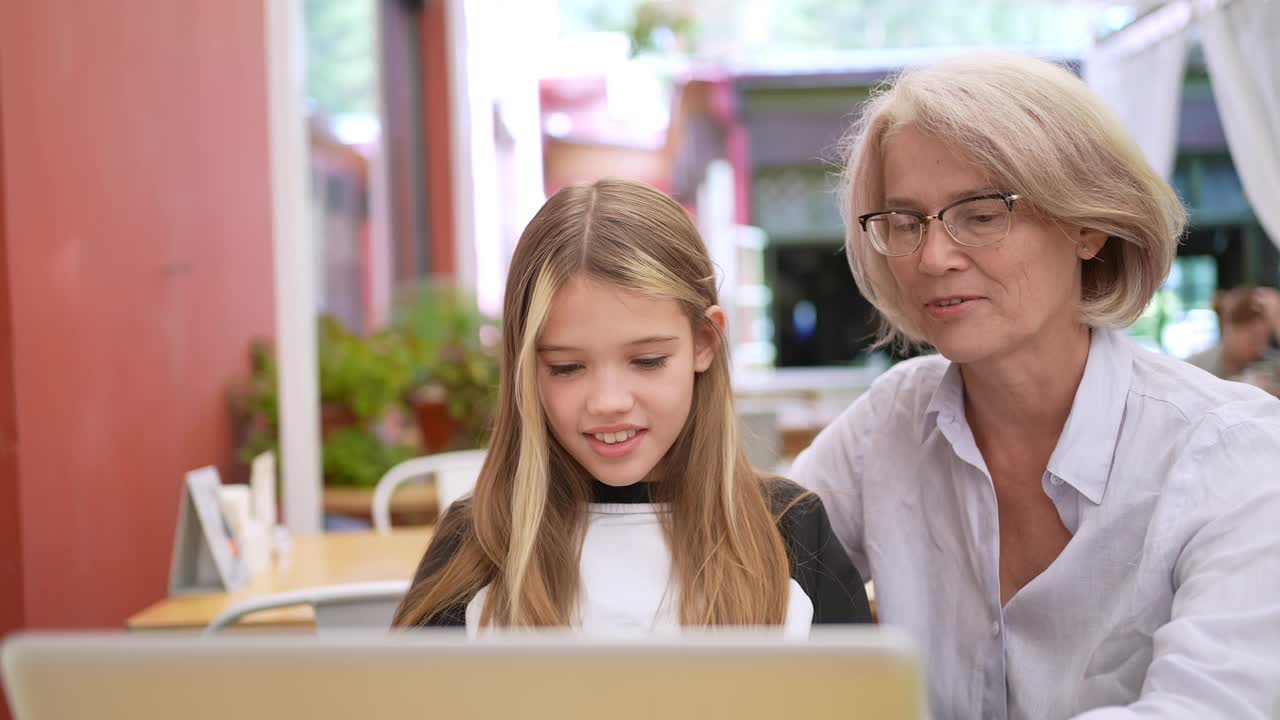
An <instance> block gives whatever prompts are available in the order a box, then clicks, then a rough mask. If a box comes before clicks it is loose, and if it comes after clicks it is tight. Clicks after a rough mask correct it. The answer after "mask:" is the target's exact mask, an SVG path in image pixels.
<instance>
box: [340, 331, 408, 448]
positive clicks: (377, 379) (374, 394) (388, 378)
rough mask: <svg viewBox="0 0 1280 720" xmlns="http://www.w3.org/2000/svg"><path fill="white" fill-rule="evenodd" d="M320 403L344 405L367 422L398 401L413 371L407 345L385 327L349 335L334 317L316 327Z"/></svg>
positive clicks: (361, 420) (362, 420)
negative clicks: (380, 329) (376, 330)
mask: <svg viewBox="0 0 1280 720" xmlns="http://www.w3.org/2000/svg"><path fill="white" fill-rule="evenodd" d="M318 341H319V353H318V354H319V366H320V367H319V374H320V402H321V403H331V404H335V405H339V406H342V407H345V408H348V409H349V410H350V411H351V413H352V414H353V415H354V416H355V419H356V422H357V423H360V424H366V423H370V422H373V421H375V420H377V419H379V418H381V417H382V416H384V415H385V414H386V413H387V412H388V411H389V410H391V409H392V408H393V407H395V406H396V405H398V404H399V403H400V400H401V398H402V397H403V395H404V389H405V387H406V386H407V385H408V383H409V379H410V376H411V374H412V365H411V362H412V361H411V357H410V354H409V350H408V348H407V347H405V345H404V343H402V342H401V340H400V337H399V336H398V335H397V334H395V333H393V332H389V331H384V332H379V333H376V334H374V335H371V336H369V337H360V336H358V335H353V334H352V333H351V332H349V331H348V330H347V329H346V328H344V327H343V326H342V324H341V323H339V322H338V321H337V319H335V318H333V317H329V316H326V317H322V318H321V319H320V327H319V335H318Z"/></svg>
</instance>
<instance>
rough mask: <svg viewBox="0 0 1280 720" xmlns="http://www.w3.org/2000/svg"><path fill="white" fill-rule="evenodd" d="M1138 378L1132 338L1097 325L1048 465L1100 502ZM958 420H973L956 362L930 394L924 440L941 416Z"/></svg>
mask: <svg viewBox="0 0 1280 720" xmlns="http://www.w3.org/2000/svg"><path fill="white" fill-rule="evenodd" d="M1132 380H1133V349H1132V348H1131V347H1130V345H1129V342H1128V341H1127V340H1125V339H1124V338H1123V337H1121V336H1120V334H1119V331H1116V330H1109V329H1104V328H1095V329H1094V330H1093V332H1092V333H1091V335H1090V340H1089V355H1088V358H1087V359H1086V360H1085V367H1084V376H1083V377H1082V378H1081V379H1080V386H1079V387H1078V388H1077V389H1076V396H1075V400H1073V401H1072V403H1071V414H1070V415H1068V416H1067V424H1066V425H1065V426H1063V428H1062V434H1061V435H1059V436H1058V445H1057V447H1055V448H1054V451H1053V455H1051V456H1050V457H1049V466H1048V468H1047V469H1048V471H1049V472H1050V473H1052V474H1053V475H1055V476H1056V477H1059V478H1062V479H1063V480H1064V481H1066V482H1067V483H1068V484H1069V485H1071V487H1073V488H1075V489H1076V491H1077V492H1079V493H1080V494H1081V495H1084V496H1085V497H1087V498H1089V500H1090V501H1091V502H1093V503H1094V504H1095V505H1096V504H1099V503H1101V502H1102V496H1103V494H1104V493H1105V492H1106V489H1107V478H1108V477H1109V476H1110V475H1111V460H1112V458H1113V457H1114V456H1115V450H1116V441H1117V440H1118V439H1119V437H1120V421H1121V419H1122V418H1123V417H1124V406H1125V402H1126V400H1127V398H1128V395H1129V384H1130V382H1131V381H1132ZM952 419H958V420H961V421H963V422H965V423H967V422H968V421H967V420H965V414H964V379H963V378H962V377H961V375H960V366H959V365H957V364H955V363H951V364H950V365H949V366H948V367H947V371H946V373H944V374H943V376H942V379H941V380H940V381H939V382H938V387H936V388H935V389H934V391H933V396H932V397H931V398H930V399H929V406H928V408H927V409H926V410H925V413H924V421H923V423H922V424H921V427H920V441H921V442H924V441H925V439H926V438H928V436H929V433H930V432H932V431H933V429H934V428H936V427H939V426H940V423H941V421H944V420H952Z"/></svg>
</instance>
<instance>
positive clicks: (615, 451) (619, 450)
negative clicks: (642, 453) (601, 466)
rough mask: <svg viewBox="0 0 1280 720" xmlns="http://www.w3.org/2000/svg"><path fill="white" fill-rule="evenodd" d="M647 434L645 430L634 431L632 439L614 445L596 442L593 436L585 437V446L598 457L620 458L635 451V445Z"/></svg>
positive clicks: (600, 441)
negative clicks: (588, 446)
mask: <svg viewBox="0 0 1280 720" xmlns="http://www.w3.org/2000/svg"><path fill="white" fill-rule="evenodd" d="M647 433H648V431H647V430H636V434H635V436H634V437H629V438H627V439H626V440H623V441H622V442H616V443H607V442H604V441H602V440H597V439H596V437H595V435H586V438H587V444H588V445H590V446H591V449H592V450H593V451H594V452H595V453H596V454H597V455H599V456H600V457H605V458H620V457H622V456H624V455H626V454H627V453H630V452H631V451H632V450H633V449H635V447H636V445H637V444H639V443H640V439H641V438H643V437H644V436H645V435H646V434H647Z"/></svg>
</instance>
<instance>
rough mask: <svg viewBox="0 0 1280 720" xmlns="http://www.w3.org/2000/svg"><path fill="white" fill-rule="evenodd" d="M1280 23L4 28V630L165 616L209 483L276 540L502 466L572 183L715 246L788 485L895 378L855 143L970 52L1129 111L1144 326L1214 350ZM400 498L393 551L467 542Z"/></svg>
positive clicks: (1046, 2)
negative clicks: (1170, 235) (151, 609)
mask: <svg viewBox="0 0 1280 720" xmlns="http://www.w3.org/2000/svg"><path fill="white" fill-rule="evenodd" d="M1266 6H1267V3H1266V0H1235V2H1225V1H1222V2H1216V3H1215V2H1195V3H1192V2H1161V1H1159V0H1140V1H1134V2H1105V1H1102V0H1021V1H1013V0H968V1H967V2H964V3H955V2H951V1H950V0H912V1H910V2H907V1H904V0H843V1H842V2H829V1H827V0H822V1H819V0H743V1H740V2H730V1H729V0H666V1H660V0H521V1H519V2H516V1H515V0H511V1H509V2H505V1H503V0H180V1H167V2H166V1H161V0H100V1H97V2H93V3H49V2H44V1H43V0H7V1H6V2H5V3H3V4H0V634H3V633H4V632H7V631H9V630H12V629H15V628H22V627H120V626H121V625H123V624H125V622H126V620H127V619H128V618H129V617H131V616H132V615H133V614H135V613H137V612H138V611H140V610H141V609H143V608H144V607H147V606H148V605H149V604H151V603H154V602H157V601H160V600H162V599H163V598H164V597H165V596H166V593H167V585H166V582H167V577H168V574H169V572H170V561H171V555H172V553H173V546H174V533H175V523H176V519H177V513H176V512H175V510H176V509H177V508H178V504H179V499H180V497H181V493H182V486H183V473H185V472H186V471H188V470H191V469H193V468H196V467H199V466H204V465H214V466H216V467H217V468H218V470H219V471H220V474H221V476H222V479H223V481H224V482H226V483H229V484H234V483H243V482H245V481H246V480H247V479H248V475H249V470H248V462H249V461H250V460H251V459H252V458H253V457H255V456H258V455H259V454H260V453H262V452H264V451H271V452H273V453H274V454H275V457H276V459H277V464H278V467H279V470H280V486H279V491H280V498H281V503H282V508H283V509H282V513H281V515H280V516H279V518H278V520H279V522H280V523H281V524H282V525H283V526H284V527H286V528H288V529H289V530H291V531H292V532H293V533H294V534H296V535H307V534H315V533H321V532H325V531H327V532H340V531H354V532H360V531H362V530H367V528H369V526H370V523H371V511H370V502H371V496H372V494H373V488H374V486H375V485H376V484H377V482H378V480H379V479H380V478H382V477H383V476H384V474H385V473H386V472H387V471H388V470H389V469H390V468H391V467H392V466H394V465H395V464H396V463H398V462H401V461H403V460H406V459H408V458H412V457H418V456H422V455H426V454H432V453H437V452H443V451H451V450H462V449H468V448H482V447H483V446H484V443H485V441H486V438H485V436H486V432H487V421H488V418H489V416H490V414H491V408H492V398H493V391H494V387H495V383H496V378H497V365H496V363H497V360H496V356H495V355H494V352H493V348H494V345H495V343H496V340H497V338H498V332H499V330H498V328H499V327H500V319H499V318H497V317H496V316H497V314H498V312H499V308H500V306H501V300H502V297H501V296H502V288H503V285H504V282H505V273H506V268H507V262H508V259H509V257H510V255H511V252H512V248H513V247H514V244H515V242H516V240H517V238H518V237H519V234H520V231H521V229H522V228H523V226H524V224H525V222H526V221H527V220H528V219H529V218H530V217H531V216H532V214H533V213H534V212H535V211H536V210H537V208H538V207H539V206H540V204H541V203H542V202H543V200H545V198H546V197H547V196H548V195H549V194H550V193H553V192H554V191H555V190H556V189H558V188H560V187H562V186H564V185H565V184H567V183H572V182H578V181H586V180H592V179H596V178H600V177H605V176H616V177H626V178H632V179H636V180H642V181H645V182H648V183H651V184H653V185H655V186H657V187H659V188H661V189H663V190H665V191H666V192H668V193H670V194H671V195H672V196H674V197H675V198H676V199H677V200H678V201H679V202H681V203H682V204H683V205H684V206H685V207H687V208H688V209H689V211H690V212H691V213H692V214H693V216H694V218H695V219H696V221H697V223H698V225H699V227H700V229H701V230H702V232H703V233H704V237H705V238H706V240H707V242H708V245H709V246H710V248H711V250H712V254H713V255H714V257H715V260H716V263H717V266H718V268H719V271H720V274H721V277H720V280H721V283H722V293H723V298H724V301H725V304H726V306H727V309H728V311H729V315H730V341H731V351H732V355H733V359H734V362H735V365H736V369H735V372H736V373H737V376H736V382H737V385H738V395H739V398H738V399H739V406H740V408H741V409H742V412H743V418H744V422H747V423H750V424H751V427H752V428H754V431H755V432H757V433H758V435H759V436H760V437H761V438H762V441H761V442H760V443H759V446H760V449H761V452H762V455H761V456H760V457H759V458H757V461H758V462H760V463H761V464H769V465H772V466H774V467H781V468H785V464H786V461H787V459H788V458H790V457H793V456H794V454H795V453H796V452H798V451H799V450H800V449H802V448H803V447H804V445H805V444H807V443H808V441H809V439H811V438H812V436H813V434H814V433H816V432H817V430H818V429H820V428H821V427H822V426H823V425H825V423H826V422H828V421H829V420H830V419H831V418H833V417H834V415H835V414H836V413H837V412H839V411H840V410H841V409H842V408H843V407H845V406H846V405H847V404H848V402H849V401H850V400H851V399H852V398H853V397H856V395H857V394H858V393H859V392H861V390H862V388H865V387H866V385H867V383H869V382H870V381H871V380H872V379H874V377H875V376H876V374H878V373H879V372H881V371H883V370H884V369H885V368H886V367H888V366H889V365H890V364H891V363H892V362H894V361H896V360H898V359H899V358H895V357H891V356H889V355H888V354H886V353H884V352H877V351H873V350H871V349H870V345H871V333H872V330H873V317H872V314H871V310H870V307H869V305H868V304H867V303H866V302H865V301H864V300H863V299H862V298H861V297H860V296H859V294H858V291H857V289H856V287H855V286H854V284H853V281H852V279H851V277H850V275H849V271H848V268H847V265H846V264H845V262H844V259H843V256H842V253H841V241H842V237H843V229H842V225H841V220H840V217H839V215H838V213H837V211H836V206H835V202H834V199H833V196H832V189H833V187H834V176H833V172H834V171H835V170H836V169H837V167H838V153H837V149H836V143H837V141H838V140H839V139H840V136H841V134H842V133H843V131H844V130H845V129H846V128H847V127H848V125H849V123H850V122H851V121H852V120H853V118H854V117H855V111H856V108H857V106H858V104H859V103H860V102H861V101H862V100H864V99H865V98H867V97H868V95H869V93H870V92H871V91H872V89H873V88H874V87H875V86H876V85H877V84H878V83H880V82H882V81H883V80H885V79H887V78H888V77H890V76H891V75H892V74H893V73H895V72H897V71H898V70H900V69H902V68H904V67H908V66H911V65H913V64H918V63H922V62H927V61H929V60H932V59H934V58H937V57H941V56H944V55H946V54H949V53H954V52H956V51H958V50H961V49H968V48H980V47H983V48H1003V49H1009V50H1014V51H1018V52H1024V53H1028V54H1031V55H1036V56H1040V57H1045V58H1049V59H1053V60H1056V61H1059V62H1061V63H1064V64H1066V65H1068V66H1069V67H1070V68H1072V69H1073V70H1074V71H1076V72H1078V73H1080V74H1081V75H1082V76H1083V77H1084V78H1085V79H1086V80H1087V81H1088V82H1089V84H1090V85H1091V86H1093V87H1094V89H1095V90H1097V92H1099V93H1100V94H1101V95H1102V96H1103V98H1104V99H1105V100H1106V101H1107V102H1108V104H1110V105H1111V107H1112V108H1113V109H1114V110H1115V112H1116V113H1117V114H1118V115H1119V116H1120V117H1121V118H1122V120H1123V121H1124V122H1125V123H1126V125H1127V126H1128V127H1129V129H1130V130H1131V132H1133V134H1134V136H1135V137H1136V138H1137V139H1138V140H1139V144H1140V145H1141V146H1142V148H1143V150H1144V152H1145V153H1146V154H1147V157H1148V159H1149V160H1150V161H1151V162H1152V164H1153V166H1155V167H1156V168H1157V169H1158V170H1159V171H1160V172H1162V173H1163V174H1164V175H1165V176H1166V177H1167V178H1168V179H1169V181H1170V183H1171V184H1172V185H1173V186H1174V187H1175V188H1176V190H1177V192H1178V194H1179V195H1180V196H1181V197H1182V199H1183V201H1184V202H1185V203H1186V205H1187V206H1188V208H1190V211H1191V228H1190V232H1189V234H1188V236H1187V237H1186V239H1185V241H1184V243H1183V244H1182V246H1181V247H1180V249H1179V255H1178V259H1177V262H1176V264H1175V266H1174V269H1173V272H1172V273H1171V274H1170V276H1169V280H1168V282H1167V283H1166V285H1165V287H1164V288H1163V289H1162V290H1161V291H1160V293H1159V295H1158V297H1157V298H1156V299H1155V301H1154V302H1153V303H1152V304H1151V306H1150V308H1149V309H1148V311H1147V313H1146V314H1145V315H1144V316H1143V318H1142V319H1141V320H1140V321H1139V322H1138V323H1137V324H1135V325H1134V326H1133V328H1132V329H1131V333H1132V334H1133V335H1134V336H1135V337H1137V338H1138V339H1139V340H1140V341H1141V342H1142V343H1143V344H1145V345H1147V346H1149V347H1151V348H1153V349H1155V350H1157V351H1160V352H1165V353H1169V354H1171V355H1174V356H1177V357H1181V358H1186V357H1190V356H1193V355H1195V354H1196V353H1200V352H1202V351H1206V350H1211V349H1212V348H1214V347H1215V346H1217V345H1218V343H1219V342H1220V340H1221V329H1220V322H1219V314H1218V312H1215V308H1214V301H1215V298H1216V297H1218V295H1219V293H1220V292H1221V291H1225V290H1229V289H1233V288H1238V287H1242V286H1244V287H1253V286H1264V287H1265V286H1271V287H1274V286H1275V285H1276V284H1277V282H1278V281H1280V269H1278V268H1280V252H1278V251H1277V243H1280V138H1277V134H1278V133H1280V99H1278V98H1277V94H1278V93H1280V90H1278V88H1280V75H1278V73H1280V55H1277V51H1276V49H1275V48H1274V47H1273V45H1274V43H1272V42H1270V41H1269V40H1265V41H1264V40H1263V39H1260V38H1266V37H1272V38H1273V37H1275V31H1277V30H1280V27H1275V25H1274V24H1272V25H1271V26H1270V30H1269V31H1267V32H1269V33H1270V35H1267V34H1266V32H1262V33H1261V34H1259V27H1258V23H1257V22H1256V21H1254V22H1250V21H1249V18H1250V17H1251V16H1249V15H1247V14H1245V13H1250V12H1251V13H1254V16H1252V17H1261V18H1264V20H1265V21H1266V22H1268V23H1274V21H1275V19H1276V18H1277V15H1276V13H1275V12H1274V10H1273V9H1265V8H1266ZM1259 7H1262V8H1264V9H1263V10H1259V9H1258V8H1259ZM1232 13H1236V15H1235V16H1233V15H1232ZM1263 29H1264V30H1265V25H1264V27H1263ZM1273 342H1274V341H1273ZM397 498H398V500H397V504H395V505H394V506H393V507H392V514H393V515H394V516H395V518H396V521H397V522H398V523H410V524H412V523H430V522H432V520H433V519H434V517H435V516H436V513H437V512H438V509H439V498H437V497H435V496H434V495H433V494H432V493H430V492H426V491H423V492H419V493H414V492H410V491H409V490H406V491H405V493H402V494H400V495H397Z"/></svg>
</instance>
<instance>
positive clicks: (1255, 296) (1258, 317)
mask: <svg viewBox="0 0 1280 720" xmlns="http://www.w3.org/2000/svg"><path fill="white" fill-rule="evenodd" d="M1213 309H1214V312H1216V313H1218V327H1220V328H1221V329H1222V340H1221V341H1220V342H1219V343H1218V344H1217V345H1214V346H1213V347H1211V348H1209V349H1208V350H1205V351H1204V352H1201V353H1198V354H1196V355H1192V356H1191V357H1189V358H1187V362H1189V363H1191V364H1192V365H1195V366H1196V367H1198V368H1200V369H1202V370H1205V371H1207V372H1211V373H1213V374H1214V375H1217V376H1218V377H1220V378H1223V379H1225V380H1238V381H1241V382H1247V383H1250V384H1251V385H1257V386H1258V387H1261V388H1262V389H1264V390H1266V391H1268V392H1270V393H1271V394H1272V395H1277V396H1280V290H1276V289H1275V288H1268V287H1260V288H1249V287H1241V288H1236V289H1234V290H1228V291H1226V292H1224V293H1221V294H1220V295H1219V296H1218V298H1217V299H1216V300H1215V302H1214V304H1213Z"/></svg>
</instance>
